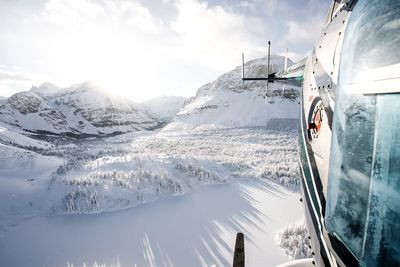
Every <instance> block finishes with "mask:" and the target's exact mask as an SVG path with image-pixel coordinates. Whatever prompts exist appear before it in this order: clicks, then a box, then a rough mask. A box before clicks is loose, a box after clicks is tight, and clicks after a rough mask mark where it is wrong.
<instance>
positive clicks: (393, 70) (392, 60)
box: [340, 0, 400, 93]
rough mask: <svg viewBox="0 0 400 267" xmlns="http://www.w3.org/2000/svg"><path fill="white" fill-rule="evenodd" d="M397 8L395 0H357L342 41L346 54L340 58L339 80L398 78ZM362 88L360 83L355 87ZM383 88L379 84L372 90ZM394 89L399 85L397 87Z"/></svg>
mask: <svg viewBox="0 0 400 267" xmlns="http://www.w3.org/2000/svg"><path fill="white" fill-rule="evenodd" d="M399 10H400V1H398V0H385V1H378V0H373V1H366V0H360V1H358V2H357V4H356V5H355V7H354V10H353V13H352V15H351V18H350V21H349V25H348V28H347V31H346V37H345V40H344V43H346V57H343V58H342V63H341V65H342V67H341V70H340V71H341V73H340V75H341V76H342V77H341V79H342V81H345V82H346V83H347V84H357V83H363V81H364V83H365V81H368V82H369V81H377V80H380V81H390V80H393V78H397V79H400V65H399V63H400V49H399V47H400V34H399V32H400V12H399ZM343 51H344V49H343ZM389 76H390V77H389ZM363 87H364V88H363ZM365 87H368V85H367V86H366V85H364V84H362V86H359V87H358V88H359V89H360V90H365ZM383 90H384V88H383V86H379V88H376V89H375V91H376V92H372V93H379V91H381V92H384V91H383ZM393 91H394V90H391V92H393ZM398 91H400V88H398V86H397V92H398ZM387 92H388V91H387ZM368 93H371V90H370V92H368Z"/></svg>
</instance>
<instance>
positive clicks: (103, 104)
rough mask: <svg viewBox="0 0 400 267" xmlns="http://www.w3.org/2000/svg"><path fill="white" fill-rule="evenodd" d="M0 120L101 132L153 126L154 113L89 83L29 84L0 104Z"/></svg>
mask: <svg viewBox="0 0 400 267" xmlns="http://www.w3.org/2000/svg"><path fill="white" fill-rule="evenodd" d="M0 121H2V122H4V123H7V124H8V125H12V126H15V127H19V128H20V129H23V130H25V131H28V132H32V131H33V132H39V133H43V132H44V131H46V132H50V133H53V134H61V133H64V134H65V133H72V134H75V135H82V134H83V135H85V134H92V135H104V134H112V133H117V132H130V131H137V130H145V129H154V128H156V127H158V126H159V125H161V122H160V121H158V118H157V117H156V115H154V114H151V113H150V112H148V111H146V110H144V109H142V108H140V107H139V106H137V105H136V104H134V103H133V102H131V101H129V100H126V99H124V98H121V97H118V96H114V95H110V94H109V93H106V92H105V91H104V90H103V89H102V88H99V87H98V86H97V85H96V84H94V83H92V82H84V83H81V84H76V85H73V86H71V87H67V88H63V89H59V88H57V87H56V86H54V85H51V84H48V83H46V84H43V85H42V86H40V87H38V88H37V87H33V88H32V89H31V90H30V91H28V92H20V93H17V94H14V95H12V96H11V97H9V98H8V99H7V100H4V101H3V102H2V103H0Z"/></svg>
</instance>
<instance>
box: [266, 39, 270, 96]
mask: <svg viewBox="0 0 400 267" xmlns="http://www.w3.org/2000/svg"><path fill="white" fill-rule="evenodd" d="M270 58H271V41H268V64H267V78H269V62H270ZM268 87H269V81H268V82H267V91H266V93H265V101H267V97H268Z"/></svg>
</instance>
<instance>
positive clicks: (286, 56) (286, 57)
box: [285, 48, 289, 72]
mask: <svg viewBox="0 0 400 267" xmlns="http://www.w3.org/2000/svg"><path fill="white" fill-rule="evenodd" d="M288 53H289V51H288V49H287V48H286V54H285V72H287V59H288Z"/></svg>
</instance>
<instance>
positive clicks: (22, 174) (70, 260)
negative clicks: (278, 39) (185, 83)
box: [0, 55, 304, 266]
mask: <svg viewBox="0 0 400 267" xmlns="http://www.w3.org/2000/svg"><path fill="white" fill-rule="evenodd" d="M272 63H273V64H274V65H273V71H276V70H278V69H279V68H280V66H281V65H282V64H283V58H279V57H278V56H276V55H274V57H273V60H272ZM265 64H266V59H265V58H262V59H258V60H253V61H250V62H248V63H246V67H247V70H246V72H247V74H248V76H260V75H263V73H264V72H265ZM239 77H240V68H236V69H234V70H233V71H231V72H228V73H226V74H224V75H222V76H221V77H219V78H218V79H217V80H216V81H214V82H212V83H209V84H206V85H204V86H203V87H201V88H200V89H199V90H198V92H197V94H196V96H195V97H193V98H191V99H188V100H186V102H185V105H184V107H183V108H182V109H181V110H180V111H179V113H178V114H177V116H175V118H174V120H173V122H172V123H171V124H169V125H167V126H166V127H165V128H164V129H163V130H162V131H158V132H157V131H143V129H149V128H151V126H155V125H158V124H159V123H160V122H159V121H158V119H157V118H156V117H153V114H150V113H149V112H147V111H143V110H141V109H140V108H137V106H136V105H133V104H132V103H131V102H129V101H126V100H124V99H120V98H117V97H110V96H108V95H106V94H104V92H102V91H101V90H99V89H98V88H97V87H96V86H95V85H93V84H92V83H84V84H80V85H76V86H72V87H70V88H65V89H61V90H57V88H54V87H53V86H51V85H45V86H43V87H42V89H40V90H39V89H35V90H33V92H24V93H19V94H17V95H14V96H12V97H11V98H9V99H7V101H6V102H5V103H6V104H2V105H1V106H0V118H1V119H2V120H3V121H6V123H5V124H3V123H2V124H1V125H0V143H1V144H0V157H1V162H0V166H1V168H0V203H2V205H1V206H0V266H85V265H88V266H92V265H93V266H98V265H104V266H111V265H112V266H133V265H134V264H137V266H213V265H215V266H229V265H231V263H232V257H233V247H234V243H235V240H234V239H235V236H236V233H237V232H239V231H240V232H243V233H244V234H245V238H246V239H245V242H246V264H247V265H248V266H275V265H277V264H280V263H283V262H285V261H287V260H288V259H289V257H290V256H289V255H292V256H294V257H296V255H297V254H298V253H297V252H298V251H299V250H296V249H295V247H296V245H295V244H294V243H296V241H293V242H291V243H290V246H289V247H290V248H293V249H294V250H296V251H297V252H296V253H291V252H288V253H286V252H285V250H283V249H282V248H281V247H280V243H282V242H286V241H285V240H286V239H285V238H286V236H289V237H290V236H291V235H290V234H285V233H284V234H282V236H283V237H282V238H280V239H281V241H278V242H277V240H276V238H277V236H279V232H281V231H282V229H284V227H285V226H286V225H293V223H296V222H299V221H303V220H304V217H303V209H302V207H301V203H300V202H299V201H298V200H299V198H300V196H299V194H298V187H299V180H298V177H299V173H298V165H297V129H296V126H297V114H298V111H297V110H298V104H297V101H298V100H297V95H298V90H299V88H296V87H288V86H286V85H285V87H284V86H283V85H282V84H280V83H274V84H271V86H270V87H269V89H270V91H268V94H267V96H266V97H265V94H266V91H265V89H266V84H265V83H263V82H250V83H246V84H243V83H242V82H241V80H240V78H239ZM117 106H118V108H121V110H120V111H118V112H116V113H115V112H103V111H105V110H108V111H110V108H111V109H112V110H114V109H115V108H116V107H117ZM159 106H160V107H161V106H163V105H159ZM159 112H160V113H162V111H159ZM168 112H169V111H166V112H165V114H167V113H168ZM110 114H113V115H112V116H111V117H110V116H109V115H110ZM39 115H40V116H39ZM83 120H86V122H84V123H83V124H80V123H79V121H83ZM127 121H128V122H133V123H134V127H133V126H127V125H125V124H124V122H127ZM89 122H90V123H89ZM96 123H106V124H108V123H109V124H110V125H108V126H109V127H108V126H107V127H105V126H104V125H101V126H96V125H95V124H96ZM24 127H27V128H28V130H32V129H35V130H49V129H50V130H51V131H53V132H56V133H60V132H63V131H65V129H69V130H72V131H75V130H76V131H75V132H80V133H100V130H99V128H101V129H102V131H103V130H104V131H103V133H111V132H114V131H116V130H120V131H123V132H125V131H132V130H142V131H138V132H129V133H125V134H122V135H118V136H114V137H108V138H91V139H84V140H72V139H67V138H61V137H58V138H57V137H51V136H39V135H38V136H36V137H37V138H39V137H40V138H47V139H46V142H45V141H38V140H34V139H32V138H30V137H29V136H26V135H23V134H22V133H24V131H23V128H24ZM79 127H80V128H79ZM78 128H79V129H78ZM293 240H297V239H296V238H294V239H293ZM298 243H299V242H297V244H298ZM300 249H301V248H300ZM287 254H289V255H287ZM299 255H303V254H301V253H300V254H299Z"/></svg>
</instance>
